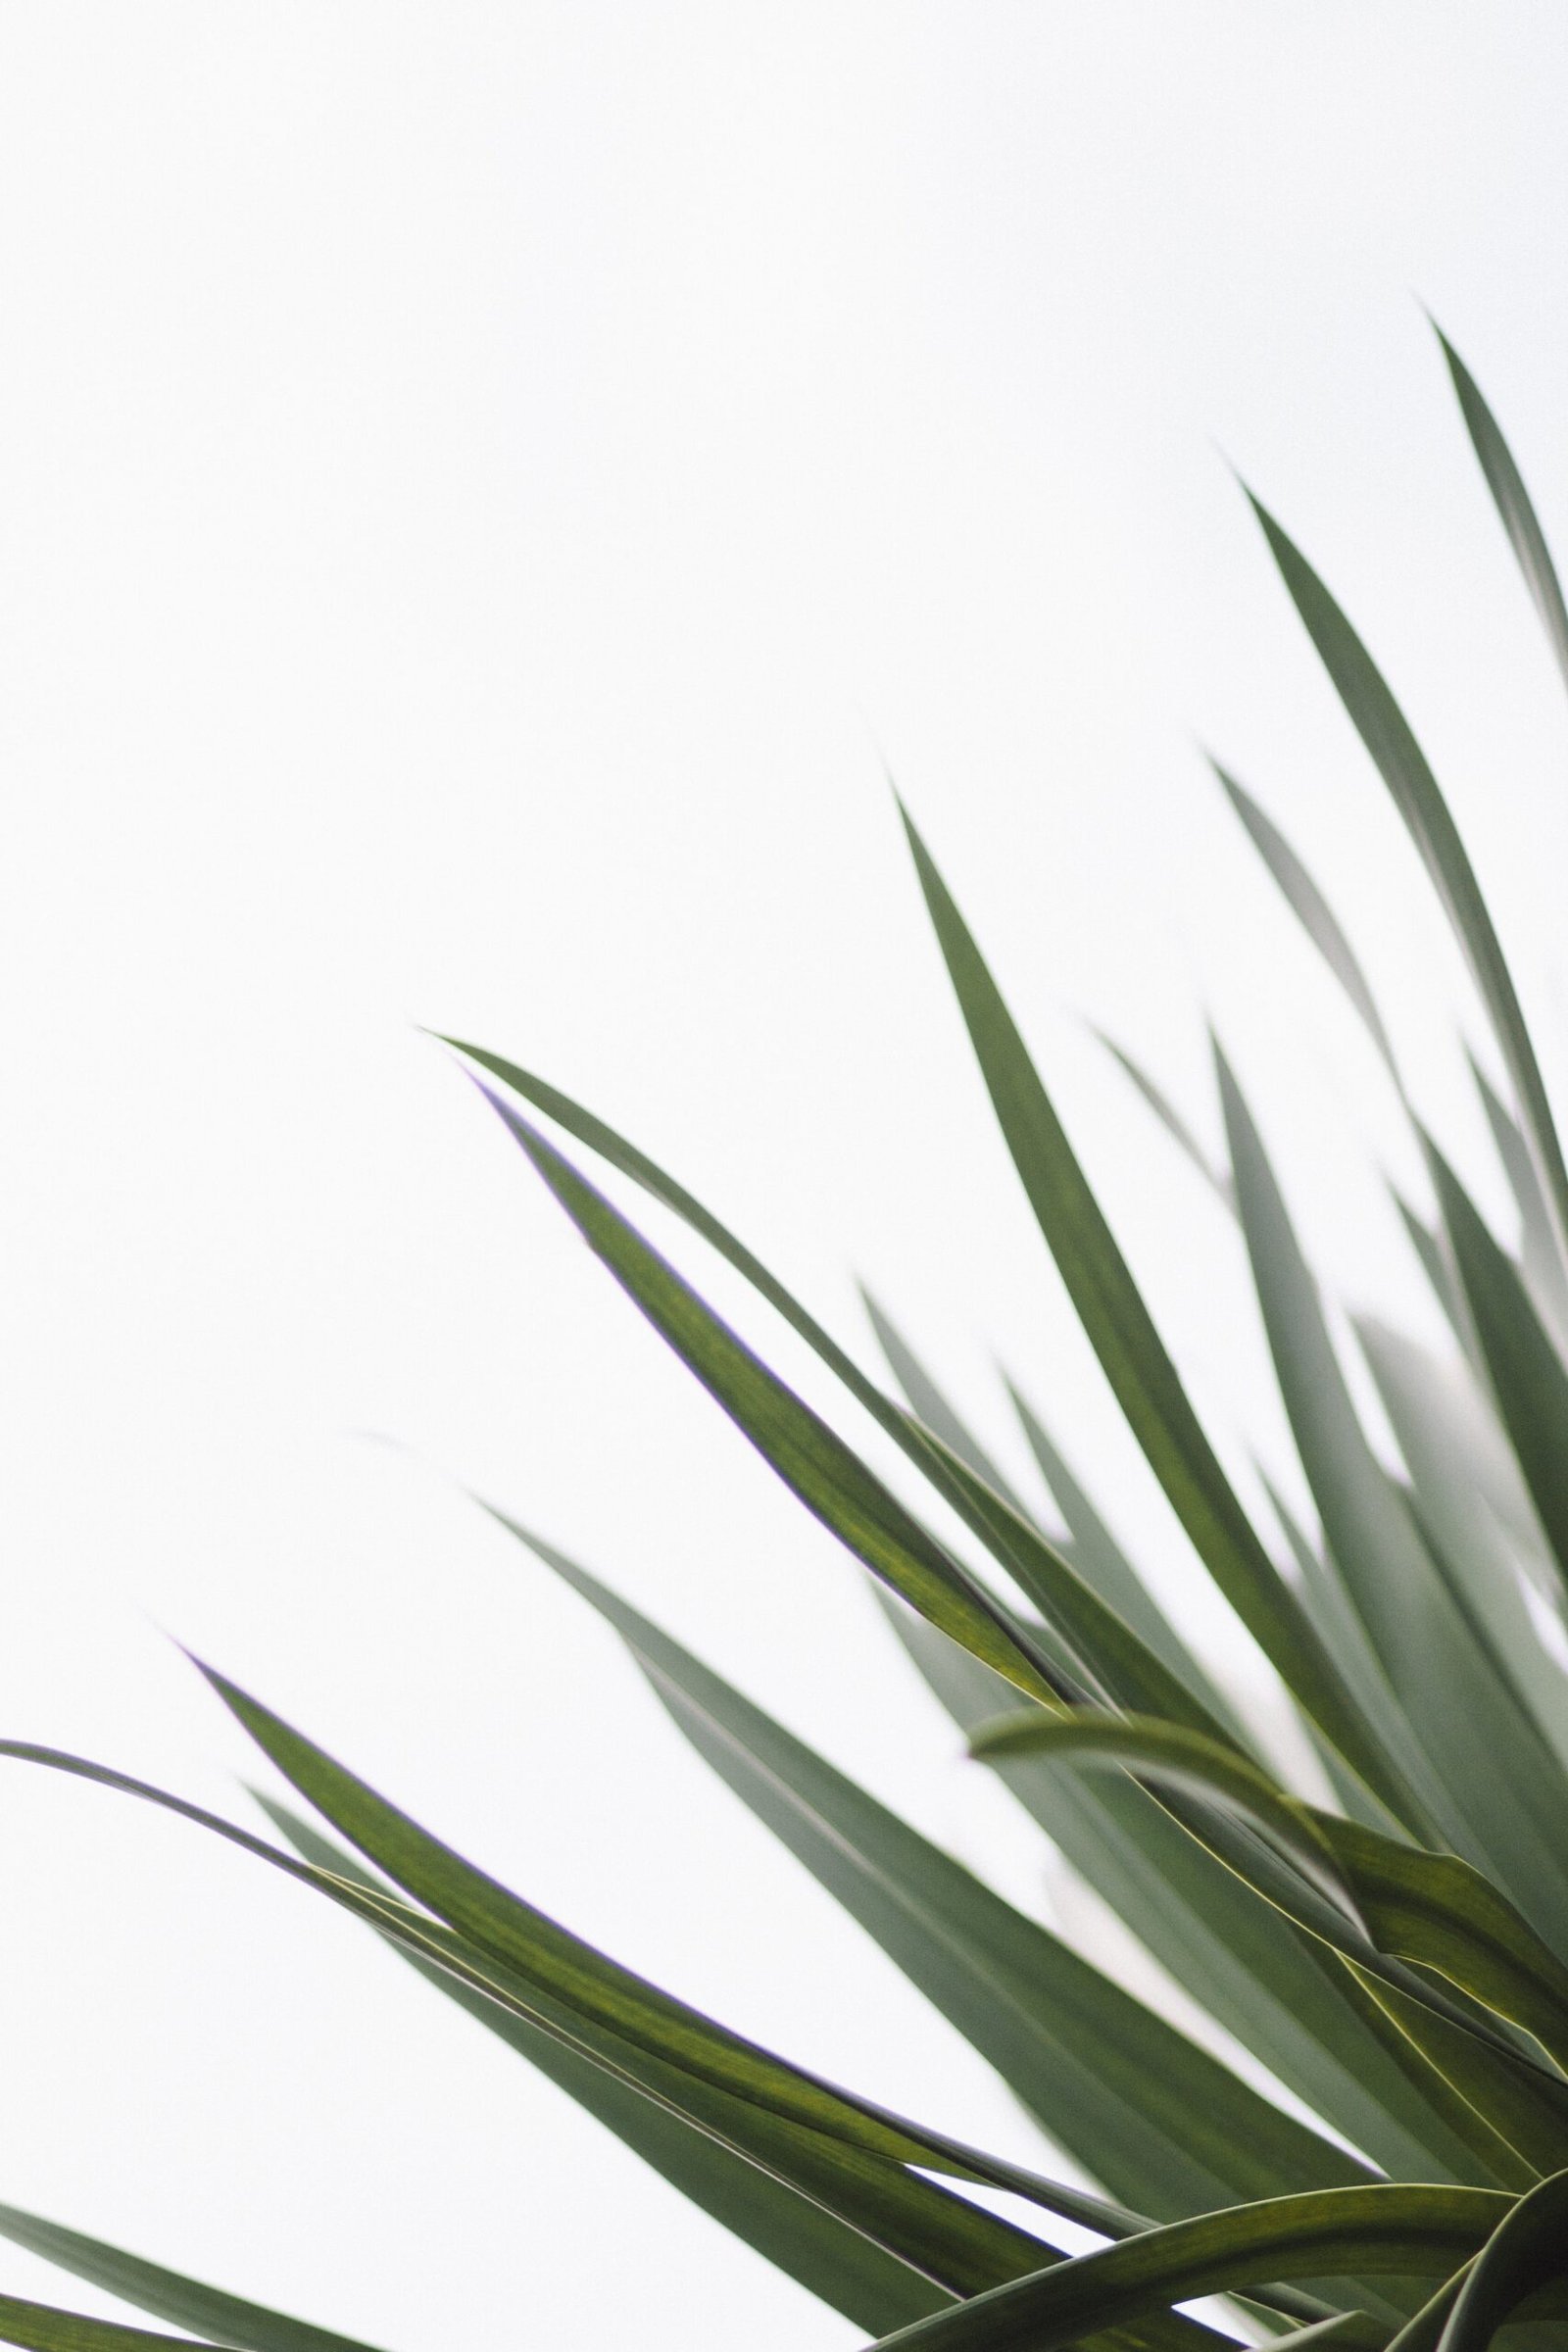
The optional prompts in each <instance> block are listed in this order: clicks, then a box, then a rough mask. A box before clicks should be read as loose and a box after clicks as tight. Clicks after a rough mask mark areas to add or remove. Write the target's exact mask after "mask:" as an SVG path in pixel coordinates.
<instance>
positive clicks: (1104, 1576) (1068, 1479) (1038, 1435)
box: [1006, 1380, 1246, 1745]
mask: <svg viewBox="0 0 1568 2352" xmlns="http://www.w3.org/2000/svg"><path fill="white" fill-rule="evenodd" d="M1006 1387H1007V1395H1008V1397H1009V1398H1010V1399H1011V1403H1012V1408H1013V1411H1014V1412H1015V1413H1016V1414H1017V1416H1018V1422H1019V1426H1020V1427H1021V1428H1022V1430H1023V1434H1024V1437H1025V1438H1026V1439H1027V1441H1028V1445H1029V1450H1030V1452H1031V1453H1032V1454H1033V1455H1034V1457H1035V1460H1036V1462H1037V1463H1038V1464H1039V1467H1040V1474H1041V1476H1042V1477H1043V1478H1044V1480H1045V1482H1046V1484H1047V1486H1048V1487H1049V1488H1050V1489H1051V1493H1052V1496H1053V1498H1054V1502H1055V1504H1056V1508H1057V1509H1058V1510H1059V1511H1060V1513H1061V1515H1062V1517H1063V1519H1064V1520H1065V1521H1066V1523H1067V1529H1068V1534H1069V1537H1070V1540H1071V1548H1070V1550H1069V1552H1068V1557H1069V1558H1070V1559H1071V1561H1072V1564H1073V1566H1074V1567H1075V1568H1076V1569H1077V1570H1078V1572H1079V1574H1080V1575H1081V1576H1083V1577H1084V1578H1085V1579H1086V1580H1087V1581H1088V1583H1090V1584H1091V1585H1092V1586H1093V1587H1094V1589H1095V1591H1096V1592H1097V1593H1099V1594H1100V1596H1101V1598H1102V1599H1103V1601H1104V1602H1105V1603H1106V1605H1107V1606H1108V1607H1110V1608H1112V1609H1114V1610H1115V1611H1116V1613H1117V1615H1118V1616H1119V1617H1121V1618H1122V1619H1123V1620H1124V1621H1125V1623H1126V1624H1127V1625H1129V1626H1130V1627H1131V1628H1132V1630H1133V1632H1134V1633H1135V1634H1136V1635H1137V1636H1138V1638H1139V1640H1140V1641H1141V1642H1145V1643H1146V1644H1147V1645H1148V1647H1149V1648H1150V1649H1152V1651H1153V1652H1154V1654H1155V1656H1156V1657H1157V1658H1159V1659H1160V1660H1161V1661H1162V1662H1163V1663H1164V1664H1165V1665H1166V1666H1168V1667H1169V1669H1170V1671H1171V1673H1172V1674H1174V1675H1175V1676H1176V1677H1177V1679H1178V1681H1179V1682H1181V1683H1182V1684H1184V1685H1185V1687H1186V1688H1187V1689H1188V1690H1189V1691H1191V1692H1192V1693H1193V1695H1194V1696H1195V1697H1196V1698H1197V1699H1198V1701H1199V1703H1200V1705H1201V1706H1202V1707H1203V1708H1204V1710H1205V1711H1206V1713H1207V1714H1208V1716H1209V1717H1210V1719H1211V1720H1212V1721H1213V1722H1215V1723H1216V1724H1218V1725H1219V1726H1220V1727H1222V1729H1223V1730H1224V1731H1225V1732H1226V1733H1227V1734H1228V1735H1229V1736H1230V1737H1231V1738H1232V1739H1233V1740H1236V1741H1237V1742H1238V1744H1243V1745H1245V1743H1246V1734H1245V1731H1244V1727H1243V1725H1242V1722H1241V1719H1240V1717H1239V1716H1238V1715H1237V1713H1236V1710H1235V1708H1234V1707H1233V1706H1232V1705H1231V1702H1230V1700H1229V1699H1228V1698H1227V1697H1226V1695H1225V1693H1224V1692H1223V1691H1221V1690H1219V1689H1218V1687H1217V1686H1216V1684H1215V1683H1214V1681H1213V1680H1212V1678H1211V1677H1210V1675H1209V1674H1208V1673H1207V1672H1206V1671H1205V1669H1204V1668H1203V1667H1201V1665H1200V1664H1199V1662H1198V1660H1197V1659H1196V1658H1195V1657H1194V1655H1193V1653H1192V1651H1191V1650H1190V1649H1189V1648H1188V1646H1187V1644H1186V1642H1183V1640H1182V1638H1181V1636H1180V1635H1179V1634H1178V1633H1177V1632H1176V1629H1175V1627H1174V1626H1173V1625H1172V1624H1171V1622H1170V1619H1169V1618H1168V1617H1167V1616H1166V1614H1165V1612H1164V1610H1163V1609H1162V1608H1161V1607H1160V1605H1159V1603H1158V1601H1157V1600H1155V1598H1154V1596H1153V1594H1152V1593H1151V1592H1150V1590H1149V1588H1148V1586H1147V1585H1146V1584H1145V1583H1144V1581H1143V1579H1142V1578H1141V1577H1140V1576H1139V1574H1138V1571H1137V1570H1136V1569H1135V1568H1134V1566H1133V1564H1132V1562H1131V1561H1130V1560H1129V1559H1128V1557H1127V1555H1126V1553H1125V1552H1124V1551H1123V1549H1122V1547H1121V1545H1120V1544H1118V1543H1117V1541H1116V1539H1115V1537H1114V1536H1113V1535H1112V1534H1111V1532H1110V1529H1109V1528H1108V1527H1107V1526H1106V1524H1105V1522H1104V1520H1103V1518H1102V1516H1101V1514H1100V1512H1099V1511H1098V1510H1097V1509H1096V1507H1095V1504H1094V1502H1093V1501H1092V1500H1091V1498H1090V1496H1089V1495H1088V1493H1087V1492H1086V1490H1085V1488H1084V1487H1083V1485H1082V1484H1081V1482H1080V1481H1079V1479H1078V1478H1077V1477H1076V1475H1075V1474H1074V1472H1073V1469H1072V1467H1071V1464H1070V1463H1069V1462H1068V1460H1067V1458H1066V1456H1065V1455H1064V1454H1063V1453H1062V1451H1061V1449H1060V1447H1059V1446H1057V1445H1056V1443H1055V1440H1054V1438H1053V1437H1052V1436H1051V1434H1050V1432H1049V1431H1048V1430H1047V1429H1046V1427H1045V1425H1044V1423H1043V1422H1042V1421H1041V1419H1040V1416H1039V1415H1038V1414H1037V1413H1036V1412H1035V1410H1034V1408H1033V1406H1032V1405H1031V1404H1030V1403H1029V1401H1028V1399H1027V1398H1026V1397H1024V1396H1023V1395H1022V1394H1021V1393H1020V1391H1019V1390H1018V1388H1017V1387H1016V1386H1015V1385H1014V1383H1013V1382H1012V1381H1011V1380H1008V1381H1007V1384H1006Z"/></svg>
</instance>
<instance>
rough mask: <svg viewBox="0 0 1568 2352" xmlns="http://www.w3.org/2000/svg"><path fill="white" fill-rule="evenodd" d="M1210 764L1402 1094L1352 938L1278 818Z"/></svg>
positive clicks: (1216, 763) (1391, 1052)
mask: <svg viewBox="0 0 1568 2352" xmlns="http://www.w3.org/2000/svg"><path fill="white" fill-rule="evenodd" d="M1209 765H1210V767H1212V769H1213V770H1214V773H1215V775H1216V776H1217V777H1218V778H1219V781H1220V784H1221V785H1222V787H1223V788H1224V791H1225V795H1226V798H1227V799H1228V800H1229V802H1230V805H1231V807H1232V808H1233V809H1235V811H1236V813H1237V815H1238V816H1239V817H1240V818H1241V820H1242V823H1243V825H1244V826H1245V827H1246V829H1247V832H1248V835H1249V837H1250V840H1251V843H1252V846H1253V848H1254V849H1255V850H1256V851H1257V854H1258V856H1259V857H1260V858H1262V860H1263V863H1264V864H1265V865H1266V866H1267V867H1268V870H1269V872H1270V873H1271V874H1272V875H1273V877H1274V880H1275V881H1276V882H1277V883H1278V885H1279V887H1280V890H1281V891H1282V892H1283V894H1284V896H1285V899H1286V901H1287V903H1288V905H1289V906H1290V907H1291V910H1292V912H1293V913H1294V914H1295V915H1296V916H1297V918H1298V920H1299V923H1300V925H1301V928H1302V930H1303V931H1304V932H1305V933H1306V935H1307V937H1308V939H1309V940H1310V941H1311V942H1312V945H1313V946H1314V947H1315V948H1316V950H1317V952H1318V954H1319V955H1320V956H1322V958H1323V960H1324V962H1325V963H1326V964H1327V965H1328V967H1329V970H1330V971H1331V972H1332V973H1333V974H1334V977H1335V979H1336V980H1337V981H1338V982H1339V984H1340V986H1341V987H1342V988H1343V989H1344V991H1345V993H1346V995H1347V996H1348V998H1349V1000H1350V1003H1351V1004H1352V1005H1354V1007H1355V1010H1356V1013H1357V1014H1358V1016H1359V1018H1360V1020H1361V1023H1362V1025H1363V1027H1364V1028H1365V1030H1366V1032H1367V1035H1368V1036H1369V1037H1370V1038H1371V1040H1372V1043H1373V1044H1374V1045H1375V1046H1376V1048H1377V1050H1378V1052H1379V1054H1381V1055H1382V1056H1383V1060H1384V1063H1385V1065H1386V1067H1387V1069H1388V1071H1389V1074H1390V1076H1391V1077H1392V1078H1393V1080H1394V1083H1395V1085H1396V1086H1397V1088H1398V1089H1399V1092H1400V1094H1401V1096H1402V1094H1403V1092H1404V1088H1403V1083H1402V1081H1401V1079H1400V1077H1399V1069H1398V1064H1397V1061H1396V1060H1395V1057H1394V1048H1393V1046H1392V1045H1391V1044H1390V1042H1389V1033H1388V1031H1387V1029H1386V1028H1385V1027H1384V1025H1383V1015H1382V1014H1381V1013H1380V1012H1379V1010H1378V1008H1377V1003H1376V1000H1375V999H1374V997H1373V995H1372V991H1371V989H1370V988H1369V987H1368V985H1367V980H1366V975H1365V973H1364V972H1363V971H1362V969H1361V966H1360V964H1359V963H1358V962H1357V960H1356V956H1355V951H1354V950H1353V948H1352V947H1351V946H1350V943H1349V941H1348V939H1347V937H1346V935H1345V932H1344V930H1343V928H1342V927H1341V924H1340V919H1339V917H1338V915H1337V914H1336V913H1335V911H1334V909H1333V907H1331V906H1330V905H1329V903H1328V901H1327V899H1326V898H1325V897H1324V896H1323V893H1322V892H1321V891H1320V890H1319V888H1318V886H1317V884H1316V883H1315V882H1314V881H1313V879H1312V877H1311V875H1310V874H1309V873H1308V872H1307V870H1306V867H1305V866H1304V865H1303V864H1302V863H1301V860H1300V858H1298V856H1297V854H1296V852H1295V851H1294V850H1293V849H1292V847H1291V845H1290V843H1289V842H1288V841H1287V840H1286V838H1285V836H1284V834H1283V833H1282V832H1281V831H1280V829H1279V827H1278V825H1276V824H1275V822H1274V819H1273V818H1272V817H1271V816H1268V815H1266V814H1265V813H1264V811H1263V810H1262V809H1260V808H1259V807H1258V805H1257V803H1256V801H1254V800H1253V798H1252V796H1251V794H1250V792H1249V791H1247V789H1246V787H1245V786H1243V785H1241V784H1239V783H1238V782H1237V781H1236V778H1235V777H1234V776H1233V775H1231V774H1229V773H1228V772H1227V770H1226V769H1225V768H1223V767H1221V765H1220V764H1219V761H1218V760H1210V761H1209Z"/></svg>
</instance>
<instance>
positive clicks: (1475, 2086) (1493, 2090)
mask: <svg viewBox="0 0 1568 2352" xmlns="http://www.w3.org/2000/svg"><path fill="white" fill-rule="evenodd" d="M1348 1965H1349V1966H1350V1968H1351V1972H1352V1974H1354V1975H1356V1976H1357V1977H1358V1979H1359V1982H1360V1985H1361V1987H1362V1989H1363V1991H1365V1993H1366V1994H1367V1996H1368V1998H1369V1999H1370V2001H1371V2002H1372V2005H1373V2007H1374V2009H1375V2010H1376V2011H1377V2012H1378V2013H1379V2014H1380V2015H1381V2016H1382V2017H1383V2018H1384V2019H1385V2020H1386V2021H1387V2024H1388V2025H1389V2027H1390V2028H1391V2029H1392V2031H1393V2033H1394V2034H1396V2035H1397V2037H1398V2039H1399V2040H1401V2041H1402V2042H1403V2043H1404V2044H1405V2045H1406V2047H1407V2048H1408V2049H1409V2050H1410V2051H1411V2052H1412V2054H1413V2056H1414V2059H1415V2061H1416V2063H1417V2064H1418V2066H1419V2067H1420V2068H1421V2069H1422V2070H1423V2080H1424V2079H1425V2074H1426V2073H1435V2074H1436V2075H1437V2077H1438V2078H1439V2080H1440V2081H1441V2082H1443V2083H1445V2084H1446V2086H1447V2091H1448V2095H1449V2099H1450V2102H1451V2105H1450V2110H1449V2112H1450V2116H1451V2120H1452V2123H1453V2127H1454V2130H1455V2131H1460V2132H1463V2133H1467V2134H1468V2136H1469V2138H1470V2142H1471V2145H1472V2146H1473V2147H1474V2149H1475V2151H1476V2154H1477V2157H1478V2158H1479V2159H1480V2161H1481V2162H1482V2163H1484V2164H1485V2165H1486V2166H1487V2167H1488V2168H1489V2170H1490V2172H1491V2173H1492V2175H1493V2177H1494V2178H1495V2179H1496V2180H1498V2181H1499V2182H1500V2184H1501V2185H1502V2186H1504V2187H1508V2188H1529V2187H1531V2186H1532V2185H1533V2184H1534V2182H1535V2181H1536V2180H1539V2179H1540V2178H1541V2176H1542V2174H1543V2173H1551V2172H1555V2171H1556V2170H1557V2169H1558V2167H1559V2165H1561V2164H1562V2163H1563V2162H1564V2161H1565V2160H1568V2112H1565V2109H1564V2104H1563V2100H1562V2098H1561V2095H1560V2088H1559V2087H1558V2086H1557V2079H1556V2078H1555V2077H1554V2076H1549V2075H1546V2074H1544V2073H1543V2072H1542V2071H1541V2069H1540V2067H1539V2066H1538V2065H1536V2064H1534V2063H1533V2062H1531V2061H1529V2060H1527V2059H1526V2058H1525V2056H1524V2054H1523V2050H1524V2045H1523V2043H1521V2044H1520V2045H1519V2046H1518V2047H1517V2048H1513V2047H1510V2046H1508V2045H1507V2044H1506V2043H1503V2042H1499V2041H1496V2040H1494V2039H1485V2040H1484V2039H1482V2038H1481V2037H1480V2036H1479V2035H1478V2034H1475V2033H1474V2032H1473V2031H1472V2030H1471V2029H1470V2028H1469V2026H1468V2025H1467V2024H1466V2023H1465V2022H1464V2021H1463V2018H1462V2015H1461V2016H1460V2017H1458V2018H1456V2017H1454V2016H1445V2015H1440V2014H1439V2012H1438V2011H1437V2010H1436V2009H1435V2008H1434V2007H1433V2006H1432V2004H1431V2002H1430V2001H1429V2000H1427V1999H1424V1998H1417V1997H1415V1996H1413V1995H1411V1994H1410V1993H1408V1992H1405V1991H1402V1990H1400V1989H1399V1988H1398V1987H1397V1986H1396V1985H1394V1984H1392V1983H1391V1982H1390V1979H1389V1977H1388V1974H1387V1973H1386V1972H1380V1973H1379V1974H1378V1975H1376V1976H1374V1975H1373V1974H1372V1972H1371V1971H1370V1970H1368V1969H1361V1970H1356V1969H1355V1966H1354V1963H1353V1962H1351V1963H1349V1964H1348Z"/></svg>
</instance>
